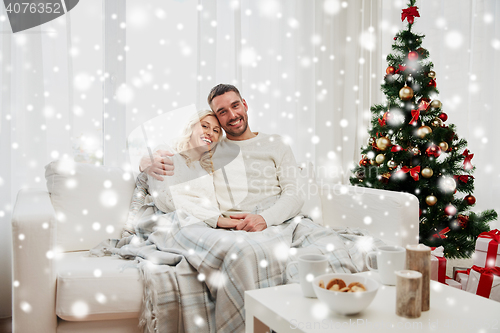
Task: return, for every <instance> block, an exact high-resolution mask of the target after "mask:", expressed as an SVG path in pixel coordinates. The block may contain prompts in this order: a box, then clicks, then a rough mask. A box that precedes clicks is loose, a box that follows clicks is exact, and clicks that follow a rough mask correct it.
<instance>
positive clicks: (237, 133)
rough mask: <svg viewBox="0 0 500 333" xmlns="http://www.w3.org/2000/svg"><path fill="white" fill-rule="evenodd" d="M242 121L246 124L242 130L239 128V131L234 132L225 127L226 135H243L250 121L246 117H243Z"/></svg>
mask: <svg viewBox="0 0 500 333" xmlns="http://www.w3.org/2000/svg"><path fill="white" fill-rule="evenodd" d="M241 121H242V122H245V125H243V127H242V128H241V130H239V131H238V132H232V131H229V130H227V129H225V128H224V130H225V131H226V135H227V134H229V135H230V136H232V137H238V136H241V135H242V134H243V133H245V131H246V130H247V128H248V121H247V120H246V119H245V118H244V117H241Z"/></svg>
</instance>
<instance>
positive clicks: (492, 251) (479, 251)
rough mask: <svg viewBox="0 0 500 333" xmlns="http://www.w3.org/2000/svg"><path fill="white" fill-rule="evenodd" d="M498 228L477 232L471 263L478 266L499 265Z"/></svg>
mask: <svg viewBox="0 0 500 333" xmlns="http://www.w3.org/2000/svg"><path fill="white" fill-rule="evenodd" d="M499 244H500V230H498V229H495V230H491V231H488V232H483V233H481V234H479V236H478V238H477V240H476V252H475V253H474V255H473V256H472V258H473V264H474V265H476V266H478V267H496V266H500V246H499Z"/></svg>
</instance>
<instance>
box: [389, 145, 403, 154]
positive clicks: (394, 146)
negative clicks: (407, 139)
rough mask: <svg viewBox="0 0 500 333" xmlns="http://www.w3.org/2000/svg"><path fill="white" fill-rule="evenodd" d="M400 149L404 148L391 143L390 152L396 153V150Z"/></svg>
mask: <svg viewBox="0 0 500 333" xmlns="http://www.w3.org/2000/svg"><path fill="white" fill-rule="evenodd" d="M402 150H404V149H403V148H402V147H401V146H398V145H393V146H392V147H391V152H392V153H397V152H398V151H402Z"/></svg>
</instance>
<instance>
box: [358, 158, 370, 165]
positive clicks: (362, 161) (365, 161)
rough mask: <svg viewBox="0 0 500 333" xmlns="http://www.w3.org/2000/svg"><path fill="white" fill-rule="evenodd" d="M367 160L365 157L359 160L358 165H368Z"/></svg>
mask: <svg viewBox="0 0 500 333" xmlns="http://www.w3.org/2000/svg"><path fill="white" fill-rule="evenodd" d="M368 163H369V162H368V160H367V159H362V160H361V161H359V166H362V167H365V166H367V165H368Z"/></svg>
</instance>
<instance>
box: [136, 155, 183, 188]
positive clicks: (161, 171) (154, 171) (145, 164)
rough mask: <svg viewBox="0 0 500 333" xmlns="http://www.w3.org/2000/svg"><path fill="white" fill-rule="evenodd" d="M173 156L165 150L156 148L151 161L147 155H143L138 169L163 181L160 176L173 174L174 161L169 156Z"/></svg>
mask: <svg viewBox="0 0 500 333" xmlns="http://www.w3.org/2000/svg"><path fill="white" fill-rule="evenodd" d="M169 156H174V154H173V153H171V152H169V151H167V150H157V151H155V152H154V153H153V161H151V158H150V157H149V156H143V157H142V158H141V161H140V163H139V170H140V171H141V172H142V171H144V172H146V173H147V174H148V175H150V176H151V177H154V178H156V179H158V180H160V181H163V177H162V176H173V175H174V162H172V160H171V159H170V158H169Z"/></svg>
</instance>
